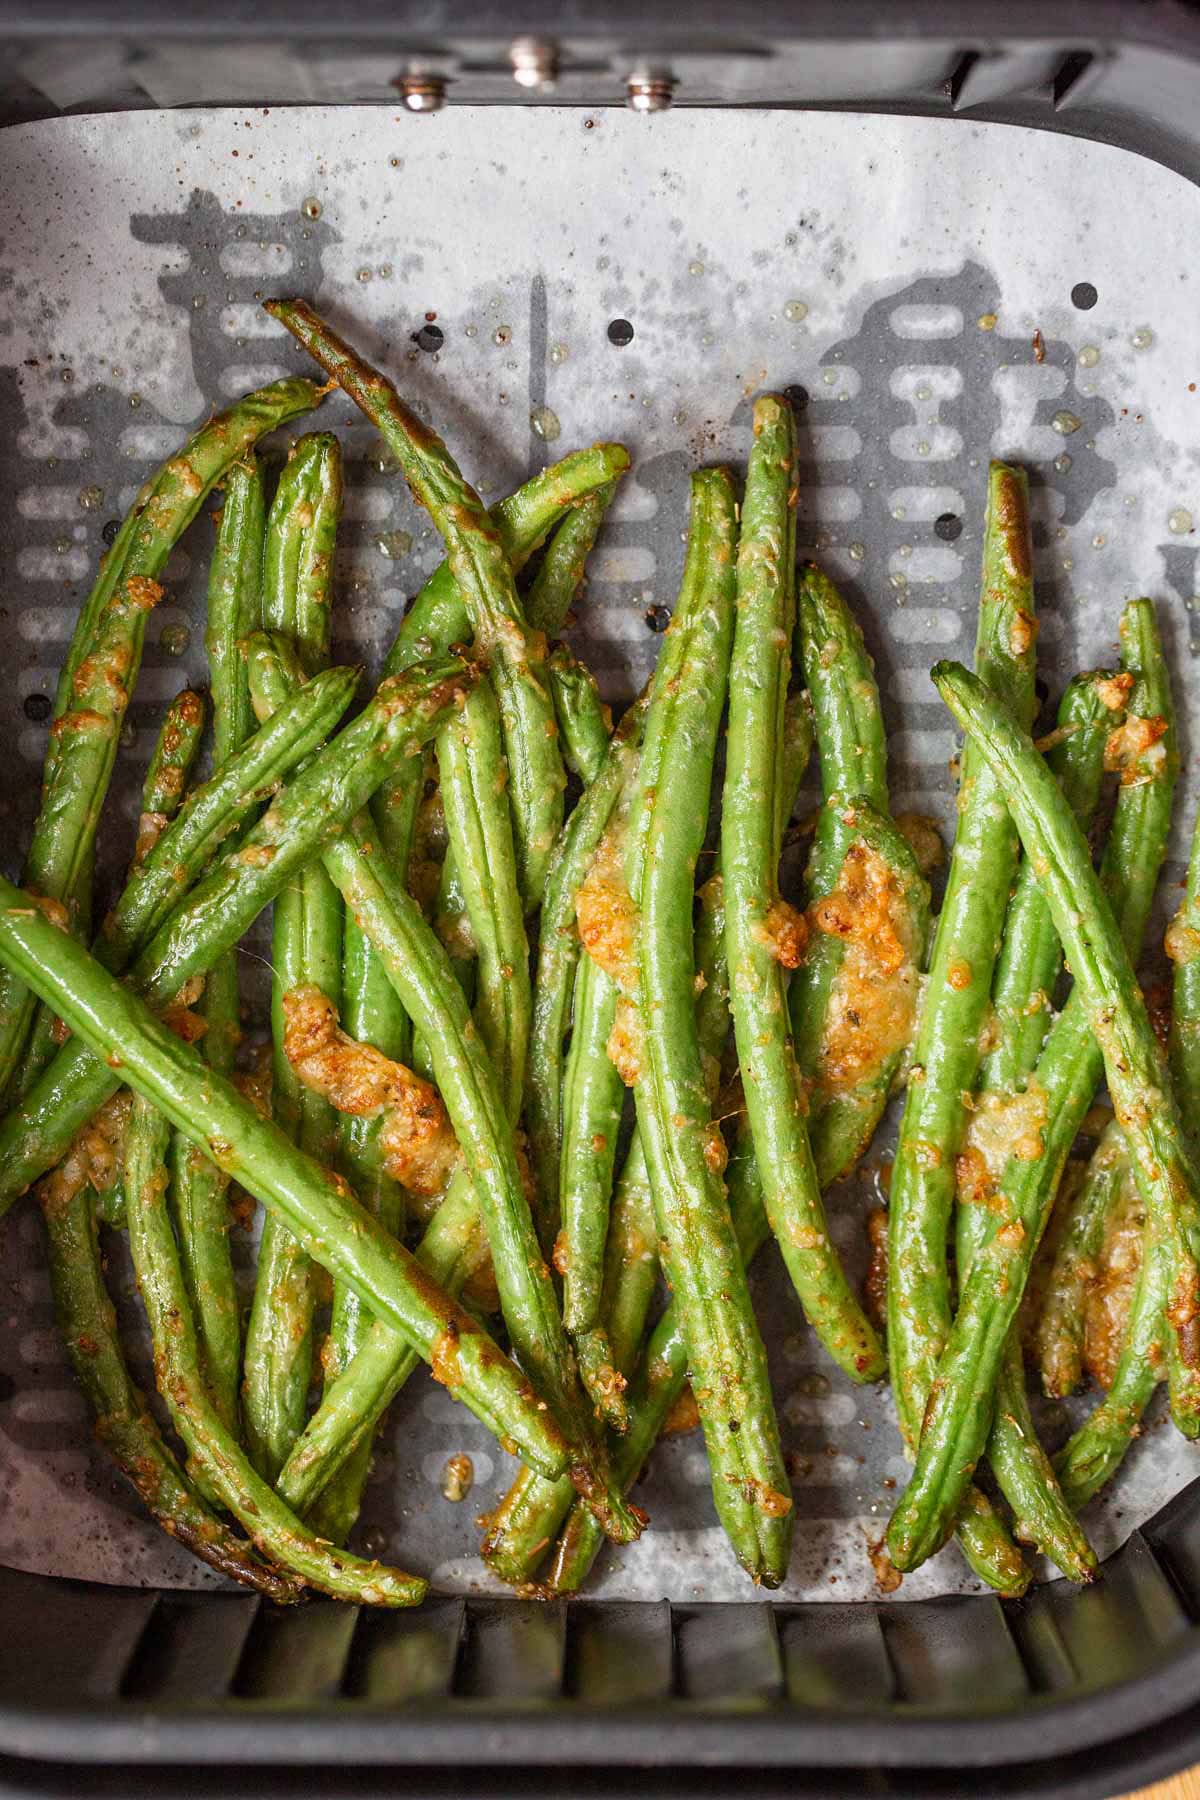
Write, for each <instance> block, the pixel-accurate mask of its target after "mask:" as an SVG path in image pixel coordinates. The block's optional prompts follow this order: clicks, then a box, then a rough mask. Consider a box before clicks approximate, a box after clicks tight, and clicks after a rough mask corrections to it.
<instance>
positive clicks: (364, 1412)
mask: <svg viewBox="0 0 1200 1800" xmlns="http://www.w3.org/2000/svg"><path fill="white" fill-rule="evenodd" d="M487 1254H488V1249H487V1237H486V1234H485V1233H484V1230H483V1226H482V1222H481V1220H480V1217H479V1208H478V1205H477V1203H476V1199H475V1190H474V1186H473V1185H472V1184H466V1185H463V1184H460V1183H458V1182H455V1181H452V1182H451V1184H450V1188H449V1191H448V1193H447V1196H446V1199H445V1200H444V1201H443V1202H442V1204H441V1206H440V1207H439V1208H438V1210H437V1212H436V1213H435V1214H434V1217H433V1218H432V1219H431V1220H430V1222H429V1226H428V1228H427V1229H426V1232H425V1235H424V1237H423V1238H422V1240H421V1242H420V1244H419V1245H418V1247H417V1251H416V1260H417V1262H418V1263H419V1264H420V1266H421V1267H422V1268H423V1269H425V1270H426V1271H427V1273H428V1274H429V1275H431V1276H432V1278H433V1279H434V1280H435V1281H436V1282H438V1283H439V1284H440V1285H441V1286H442V1287H444V1288H445V1289H446V1291H447V1293H450V1294H452V1295H455V1296H457V1295H458V1294H459V1293H460V1292H461V1291H462V1287H463V1284H464V1283H465V1282H466V1281H467V1280H468V1278H469V1277H470V1276H471V1275H472V1274H474V1273H475V1271H476V1270H477V1269H478V1268H479V1267H480V1266H481V1264H482V1263H483V1262H485V1261H486V1260H487ZM420 1360H421V1359H420V1357H419V1356H418V1355H417V1353H416V1352H415V1351H413V1350H410V1349H408V1348H407V1346H405V1345H401V1344H399V1343H398V1342H397V1337H396V1333H395V1332H394V1331H392V1330H391V1329H390V1328H389V1327H388V1326H387V1325H386V1324H384V1323H383V1322H382V1321H381V1320H379V1319H376V1320H374V1322H373V1323H372V1324H371V1327H370V1329H369V1330H368V1331H367V1332H366V1334H365V1336H364V1338H363V1341H362V1343H361V1345H360V1346H359V1348H358V1350H357V1351H356V1352H355V1354H354V1356H353V1357H352V1358H351V1360H350V1361H349V1363H348V1364H347V1365H346V1367H345V1368H344V1369H341V1370H339V1372H338V1373H337V1375H336V1377H334V1378H331V1379H330V1380H329V1381H327V1383H326V1385H325V1389H324V1392H323V1393H322V1396H321V1404H320V1405H319V1406H318V1408H317V1410H316V1412H315V1413H314V1414H313V1416H312V1418H311V1419H310V1420H309V1421H308V1424H307V1425H306V1426H305V1428H304V1431H303V1432H302V1433H301V1435H300V1437H299V1438H298V1439H297V1440H296V1443H295V1445H294V1446H293V1449H292V1453H291V1455H290V1456H289V1457H288V1460H287V1462H286V1464H285V1465H284V1468H283V1471H282V1473H281V1475H280V1477H279V1481H278V1483H277V1484H276V1486H277V1491H278V1493H279V1494H280V1496H281V1498H283V1499H284V1500H286V1501H287V1502H288V1504H289V1505H290V1506H292V1507H294V1508H295V1510H296V1511H297V1512H299V1513H303V1514H305V1515H308V1514H309V1513H310V1512H311V1511H312V1509H313V1508H314V1507H315V1506H316V1505H317V1503H318V1502H319V1500H320V1497H321V1496H322V1495H323V1494H324V1492H325V1490H326V1488H327V1487H328V1485H329V1483H330V1482H332V1481H334V1480H335V1479H336V1478H337V1477H338V1476H339V1475H340V1474H341V1473H342V1472H343V1471H344V1470H345V1469H346V1467H347V1465H348V1464H350V1463H352V1462H353V1461H354V1460H355V1459H356V1458H358V1457H360V1456H363V1455H365V1454H367V1451H366V1450H364V1446H367V1447H368V1448H369V1445H370V1442H371V1438H372V1436H373V1434H374V1431H375V1427H376V1425H377V1424H378V1423H379V1420H380V1419H381V1418H382V1416H383V1414H384V1413H385V1412H386V1411H387V1408H388V1407H389V1406H390V1405H391V1403H392V1401H393V1400H394V1399H395V1397H396V1395H397V1394H398V1393H399V1392H400V1389H401V1388H402V1387H403V1386H404V1384H405V1382H406V1381H407V1380H408V1379H409V1377H410V1376H411V1375H412V1373H413V1371H414V1370H415V1369H416V1368H417V1367H418V1366H419V1364H420ZM567 1484H568V1486H569V1487H570V1488H571V1492H572V1493H574V1492H575V1485H574V1483H573V1482H572V1481H570V1479H569V1478H567Z"/></svg>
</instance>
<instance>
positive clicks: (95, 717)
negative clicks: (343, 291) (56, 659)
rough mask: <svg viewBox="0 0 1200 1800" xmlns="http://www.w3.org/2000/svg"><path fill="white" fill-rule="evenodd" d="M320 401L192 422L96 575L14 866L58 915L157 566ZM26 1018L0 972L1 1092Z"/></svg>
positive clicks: (116, 729)
mask: <svg viewBox="0 0 1200 1800" xmlns="http://www.w3.org/2000/svg"><path fill="white" fill-rule="evenodd" d="M320 399H321V391H320V389H318V388H317V387H315V386H314V385H313V383H312V382H311V381H303V380H301V379H299V378H298V377H289V378H288V379H287V380H284V381H277V382H274V383H272V384H271V385H270V386H269V387H265V388H261V389H259V390H258V392H257V393H254V394H249V395H247V396H246V398H245V399H243V400H239V401H238V403H237V405H236V406H233V407H231V408H230V409H229V410H228V411H227V412H224V413H218V414H217V415H216V417H215V418H212V419H210V420H209V421H208V423H207V424H206V425H204V426H202V427H201V429H200V430H199V431H198V432H197V433H196V435H195V436H194V437H193V438H191V439H190V440H189V442H188V443H187V444H185V445H184V446H183V448H182V449H180V450H178V451H176V452H175V454H174V456H172V457H171V459H170V460H169V461H168V462H167V463H165V464H164V465H163V467H162V469H161V470H160V471H159V473H158V475H157V476H156V477H155V479H154V482H153V483H152V484H151V486H150V491H149V492H148V493H147V492H146V490H145V489H143V490H142V494H141V495H139V503H140V511H138V514H137V519H138V523H137V526H136V528H135V529H133V530H131V531H130V533H129V536H128V538H126V539H125V540H124V555H123V557H122V559H121V562H120V565H119V568H118V567H117V566H116V565H115V564H114V566H113V572H112V579H111V582H109V578H108V572H107V570H106V571H105V572H104V574H103V575H102V578H101V579H102V581H103V582H106V583H108V586H109V593H108V597H107V598H106V599H105V601H104V603H103V606H102V607H100V608H98V609H97V610H96V614H95V625H94V629H93V630H92V632H91V634H90V635H89V637H88V640H87V642H86V644H82V643H81V644H80V646H79V654H78V656H77V658H75V668H74V670H73V673H72V676H71V689H70V695H69V698H65V699H64V705H63V708H62V711H61V714H60V716H59V717H58V718H57V719H56V721H55V723H54V726H53V733H52V735H53V739H54V750H53V753H52V755H51V756H49V757H48V758H47V767H46V783H45V787H44V790H43V793H42V802H41V808H40V810H39V813H38V818H37V821H36V823H35V825H34V828H33V838H32V841H31V843H30V847H29V854H28V856H27V858H26V862H25V874H24V880H25V882H26V884H27V885H28V886H29V887H30V888H31V889H32V890H33V892H35V893H37V894H40V895H42V896H44V897H45V898H46V899H48V900H52V901H58V902H60V903H66V904H67V905H68V910H69V912H72V913H74V914H76V915H78V912H79V908H80V905H81V896H80V878H81V876H82V874H83V873H84V872H85V870H86V869H87V868H88V867H90V862H91V856H92V845H93V842H94V839H95V834H96V826H97V823H98V821H99V817H100V811H101V808H102V806H103V804H104V797H105V794H106V793H107V791H108V783H109V779H110V777H111V775H112V768H113V762H114V759H115V757H116V753H117V740H118V738H119V736H120V732H121V723H122V720H123V718H124V713H125V708H126V706H127V705H128V703H129V698H130V695H131V694H132V692H133V689H134V686H135V684H136V681H137V673H138V665H139V663H140V661H141V651H142V638H143V635H144V632H145V622H146V613H147V612H148V611H149V609H150V608H151V607H153V606H154V605H155V603H156V602H157V600H158V599H159V598H160V596H161V594H162V588H161V587H160V586H159V582H158V577H159V575H161V573H162V570H163V566H164V564H165V563H166V561H167V558H168V556H169V555H170V553H171V550H172V549H173V547H174V545H175V544H176V542H177V541H178V539H179V538H180V536H181V535H182V533H183V532H184V530H185V529H186V528H187V526H188V525H190V523H191V521H192V520H193V519H194V518H195V516H196V514H197V512H198V511H199V509H200V506H201V503H202V502H203V500H204V498H205V495H206V494H208V492H209V491H210V489H211V488H212V487H213V485H214V483H216V482H217V481H219V480H220V479H221V477H222V475H223V474H224V473H225V471H226V470H227V469H228V468H229V466H230V464H231V463H233V462H236V461H237V460H238V458H239V457H241V456H244V455H245V453H246V451H247V450H248V449H249V448H250V447H251V446H252V445H253V444H254V443H255V442H256V440H257V439H258V438H260V437H261V436H262V435H263V433H264V432H267V431H271V430H273V429H274V428H275V426H277V425H281V424H283V423H284V421H285V420H287V419H291V418H295V417H296V415H297V414H298V413H302V412H308V411H310V410H311V408H312V407H314V406H316V405H317V404H318V403H319V401H320ZM91 604H92V603H91V602H90V601H89V602H88V603H87V604H86V605H85V613H86V612H87V611H88V610H89V609H90V607H91ZM69 654H70V655H71V656H73V655H74V647H73V649H72V652H71V653H69ZM33 1013H34V1002H33V999H32V997H31V996H30V995H28V994H24V993H22V992H21V990H20V988H19V987H17V986H16V985H15V984H14V983H13V980H12V977H11V975H8V976H5V977H3V979H0V1093H3V1092H5V1091H6V1090H7V1088H8V1087H9V1085H10V1084H11V1082H12V1080H13V1077H14V1075H15V1073H16V1070H17V1067H18V1062H19V1058H20V1056H21V1053H22V1051H23V1049H24V1047H25V1042H26V1039H27V1037H28V1034H29V1028H30V1025H31V1023H32V1021H33ZM31 1079H32V1077H31Z"/></svg>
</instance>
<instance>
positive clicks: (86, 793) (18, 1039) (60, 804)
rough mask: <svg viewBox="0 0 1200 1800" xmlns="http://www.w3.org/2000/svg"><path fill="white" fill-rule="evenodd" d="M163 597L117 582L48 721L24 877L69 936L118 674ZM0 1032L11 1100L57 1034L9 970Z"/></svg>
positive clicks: (120, 697)
mask: <svg viewBox="0 0 1200 1800" xmlns="http://www.w3.org/2000/svg"><path fill="white" fill-rule="evenodd" d="M162 594H163V589H162V588H161V586H160V585H159V584H158V582H156V581H151V580H149V579H148V578H147V577H144V576H132V577H130V578H128V579H126V580H123V581H122V582H120V584H119V585H118V586H117V588H116V590H115V592H114V593H113V595H112V598H111V599H110V600H109V602H108V604H107V606H106V607H105V608H104V611H103V612H102V613H101V615H100V617H99V619H98V621H97V623H96V631H95V635H94V637H93V640H92V648H91V650H90V652H89V653H88V655H87V656H86V657H85V658H84V660H83V661H82V662H81V663H80V665H79V668H78V670H77V672H76V675H75V681H74V686H73V692H72V699H71V704H70V706H69V707H68V708H67V710H66V712H64V714H63V715H62V718H61V719H59V720H58V721H56V723H55V726H54V731H55V734H56V736H57V740H58V741H57V743H56V745H55V753H54V758H53V762H52V763H51V764H50V766H49V772H48V776H47V780H46V785H45V789H44V792H43V796H42V806H41V811H40V813H39V816H38V819H37V822H36V823H35V825H34V835H33V842H32V843H31V845H30V849H29V855H28V857H27V858H26V865H25V877H24V879H25V881H26V884H27V886H28V888H29V890H30V892H31V893H35V894H39V895H41V896H43V898H45V899H46V900H47V901H49V902H50V903H51V904H54V905H58V906H62V909H63V918H64V920H65V922H66V925H67V929H68V930H70V931H72V932H74V934H75V935H76V936H81V935H82V932H81V929H80V924H79V921H78V920H75V919H73V918H72V906H73V904H74V899H75V897H76V896H77V894H78V892H79V888H80V876H81V874H82V873H83V872H84V871H85V870H86V869H87V868H88V867H89V866H90V863H91V859H92V855H93V842H94V838H95V831H96V825H97V823H98V817H99V811H100V807H101V805H102V803H103V800H104V794H105V790H106V788H107V785H108V777H109V773H110V771H111V767H112V763H113V760H114V757H115V754H116V750H115V746H116V739H117V736H118V734H119V732H120V729H121V721H122V719H123V718H124V714H125V708H126V706H127V705H128V704H129V699H130V693H131V689H132V683H131V681H130V680H129V678H128V676H127V673H126V672H127V671H128V670H129V669H130V668H132V666H133V664H134V662H135V660H136V657H137V655H138V652H139V651H140V645H141V638H142V636H143V634H144V632H145V620H146V614H147V613H148V612H150V611H151V610H152V608H153V607H155V606H156V605H157V604H158V602H159V600H160V599H161V598H162ZM64 902H66V903H67V904H65V905H64V904H63V903H64ZM35 1015H36V1016H35ZM9 1026H11V1032H10V1031H9V1030H8V1027H9ZM0 1032H2V1033H3V1035H2V1036H0V1076H2V1075H3V1070H4V1067H5V1064H4V1062H3V1060H2V1059H3V1058H4V1056H5V1053H6V1051H7V1050H9V1049H10V1048H11V1050H12V1052H13V1054H15V1055H17V1056H18V1057H19V1063H18V1066H17V1068H16V1072H15V1074H14V1075H13V1078H12V1081H11V1088H12V1094H13V1097H14V1098H15V1099H18V1100H19V1099H20V1098H21V1097H22V1095H23V1094H25V1093H26V1092H27V1091H28V1089H29V1088H30V1087H31V1086H32V1084H33V1082H34V1081H36V1080H37V1077H38V1076H39V1075H40V1074H41V1072H42V1070H43V1069H44V1068H45V1066H46V1064H47V1063H48V1062H49V1061H50V1059H51V1057H52V1056H53V1055H54V1046H55V1033H54V1020H53V1019H52V1018H50V1017H49V1015H48V1014H47V1013H46V1012H45V1011H44V1010H39V1009H38V1008H37V1006H36V1003H35V1001H34V999H33V996H32V995H31V994H22V993H20V992H19V991H18V990H16V989H15V986H14V983H13V979H12V977H11V975H4V976H0Z"/></svg>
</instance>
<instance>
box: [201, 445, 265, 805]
mask: <svg viewBox="0 0 1200 1800" xmlns="http://www.w3.org/2000/svg"><path fill="white" fill-rule="evenodd" d="M266 528H267V526H266V491H265V486H264V482H263V471H262V464H261V463H260V462H259V460H258V458H257V457H256V456H255V455H254V453H253V451H251V452H249V453H248V454H247V455H246V456H245V457H243V458H242V460H241V462H237V463H234V464H233V467H232V468H231V469H230V470H229V473H228V474H227V475H226V477H225V505H224V507H223V508H222V510H221V517H220V519H219V521H218V523H217V541H216V543H215V545H214V546H213V554H212V562H211V564H210V565H209V571H208V612H207V616H206V619H205V625H204V650H205V654H206V655H207V657H208V676H209V682H210V683H211V686H212V696H213V746H212V759H213V768H214V769H218V770H219V769H223V768H224V767H225V764H226V763H227V762H228V761H229V758H230V757H231V756H234V755H235V754H236V753H237V752H238V751H239V750H240V749H241V747H242V745H243V744H244V743H245V742H246V740H247V739H248V738H249V737H251V736H252V735H253V732H254V713H253V711H252V709H251V706H250V689H249V687H248V686H247V684H246V669H245V663H244V661H243V658H242V651H241V644H242V640H243V638H247V637H249V635H250V633H251V632H252V631H257V630H259V628H260V627H261V625H262V562H263V540H264V537H265V534H266Z"/></svg>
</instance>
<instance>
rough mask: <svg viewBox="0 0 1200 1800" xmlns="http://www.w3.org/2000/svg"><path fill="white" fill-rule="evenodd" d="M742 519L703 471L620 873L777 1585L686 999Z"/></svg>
mask: <svg viewBox="0 0 1200 1800" xmlns="http://www.w3.org/2000/svg"><path fill="white" fill-rule="evenodd" d="M735 530H736V525H735V508H734V498H733V484H732V482H731V480H730V477H729V474H728V472H727V471H726V470H724V469H706V470H702V471H700V472H699V473H698V474H696V475H694V476H693V477H692V516H691V529H690V535H689V541H688V554H687V559H686V563H685V567H684V578H683V586H682V589H681V592H680V599H679V604H678V606H677V607H676V611H675V615H674V617H673V619H672V622H671V626H670V628H669V630H668V632H667V634H666V637H665V639H664V644H663V652H662V654H661V655H660V657H659V663H658V669H657V671H656V673H655V679H654V689H653V696H652V699H651V702H650V711H649V713H648V715H647V721H646V735H645V741H644V744H643V747H642V758H641V764H640V768H639V772H638V786H637V794H636V797H635V802H634V806H633V810H632V814H631V826H630V833H629V844H628V849H627V852H626V872H627V877H628V881H629V888H630V895H631V898H632V900H633V904H634V906H635V908H636V909H637V920H638V922H637V930H636V940H635V963H636V977H637V993H636V996H635V999H636V1006H637V1009H638V1015H639V1018H640V1024H641V1035H642V1045H641V1050H640V1068H639V1071H638V1076H637V1084H636V1090H635V1091H636V1096H637V1114H638V1129H639V1133H640V1135H641V1139H642V1144H643V1148H644V1150H645V1155H646V1164H647V1168H648V1169H649V1172H650V1183H651V1188H652V1191H653V1195H654V1210H655V1215H656V1218H657V1222H658V1231H659V1238H660V1244H661V1250H662V1256H663V1266H664V1270H665V1272H666V1274H667V1278H668V1280H669V1281H670V1283H671V1285H672V1287H673V1289H674V1292H675V1296H676V1301H677V1304H678V1305H679V1308H680V1313H681V1316H682V1318H683V1320H684V1331H685V1334H686V1338H687V1345H688V1360H689V1363H690V1366H691V1369H692V1372H693V1378H694V1384H695V1385H694V1391H695V1393H696V1400H697V1404H698V1406H699V1409H700V1417H701V1423H702V1424H703V1426H704V1431H705V1439H706V1442H707V1445H708V1453H709V1462H710V1466H711V1470H712V1476H713V1497H714V1501H715V1503H716V1508H717V1513H718V1516H719V1518H720V1519H721V1522H722V1524H723V1525H724V1526H725V1529H726V1531H727V1532H728V1534H729V1536H730V1539H731V1541H732V1542H733V1545H734V1548H735V1551H736V1553H737V1555H738V1559H739V1561H740V1562H741V1563H742V1564H743V1566H744V1567H745V1568H746V1569H747V1570H748V1571H749V1572H750V1573H751V1574H752V1575H753V1576H754V1578H755V1579H756V1580H761V1581H762V1582H764V1583H765V1584H766V1585H768V1586H774V1585H777V1584H778V1583H779V1582H780V1581H781V1580H782V1579H783V1577H784V1574H785V1572H786V1569H787V1556H788V1546H789V1542H790V1536H791V1512H792V1506H791V1500H790V1497H789V1495H788V1492H787V1476H786V1473H785V1471H784V1467H783V1455H782V1451H781V1449H780V1445H779V1434H778V1427H777V1425H776V1422H775V1409H774V1405H773V1403H772V1399H771V1390H770V1383H769V1380H768V1377H767V1370H766V1357H765V1354H764V1351H763V1346H762V1339H761V1337H760V1335H759V1332H758V1327H757V1323H756V1321H755V1318H754V1313H753V1309H752V1307H751V1305H750V1296H749V1291H748V1289H747V1286H746V1278H745V1273H744V1271H743V1269H742V1265H741V1259H740V1258H739V1256H738V1253H737V1244H736V1240H735V1238H734V1235H733V1230H732V1227H731V1225H730V1223H729V1213H728V1210H727V1208H726V1205H725V1197H724V1194H723V1192H722V1189H721V1183H720V1178H719V1176H718V1174H717V1172H716V1166H715V1162H716V1158H717V1155H718V1153H719V1151H720V1143H719V1137H720V1133H719V1128H718V1127H717V1126H716V1125H715V1124H714V1123H713V1119H712V1115H711V1111H710V1109H709V1106H708V1104H707V1100H706V1097H705V1093H704V1085H703V1068H702V1063H701V1055H700V1046H699V1042H698V1040H697V1037H696V1030H695V1022H694V1015H693V1004H692V1002H693V984H694V981H695V963H694V954H693V943H692V930H691V910H692V883H693V871H694V868H695V862H696V857H697V856H698V854H699V851H700V849H701V846H702V844H703V841H704V834H705V828H706V825H707V817H708V800H709V786H710V782H711V777H712V765H713V755H714V752H715V748H716V738H717V730H718V727H719V723H720V717H721V710H722V707H723V704H724V699H725V693H726V688H727V684H728V671H729V653H730V644H731V639H732V635H733V623H734V611H735V584H736V576H735V570H734V561H733V552H734V538H735ZM710 1159H712V1160H710ZM735 1425H736V1427H737V1429H736V1431H735V1430H733V1429H731V1427H732V1426H735Z"/></svg>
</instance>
